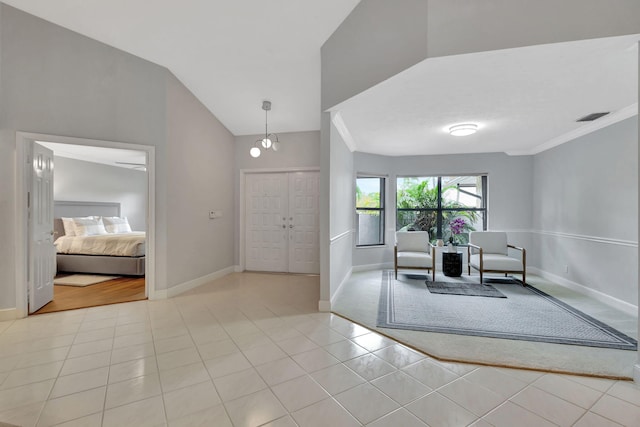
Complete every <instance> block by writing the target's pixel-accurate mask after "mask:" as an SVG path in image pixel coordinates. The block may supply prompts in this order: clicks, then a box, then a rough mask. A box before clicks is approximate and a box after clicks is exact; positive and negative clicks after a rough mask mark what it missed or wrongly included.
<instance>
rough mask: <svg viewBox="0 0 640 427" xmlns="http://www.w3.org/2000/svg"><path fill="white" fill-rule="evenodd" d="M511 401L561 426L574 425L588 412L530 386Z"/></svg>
mask: <svg viewBox="0 0 640 427" xmlns="http://www.w3.org/2000/svg"><path fill="white" fill-rule="evenodd" d="M510 400H511V401H512V402H513V403H516V404H517V405H520V406H522V407H523V408H525V409H528V410H529V411H532V412H535V413H536V414H538V415H540V416H541V417H543V418H546V419H547V420H549V421H551V422H553V423H555V424H557V425H560V426H570V425H572V424H573V423H575V422H576V421H577V420H578V419H579V418H580V417H582V415H584V413H585V412H586V410H585V409H583V408H581V407H579V406H577V405H574V404H573V403H570V402H568V401H566V400H563V399H561V398H559V397H556V396H554V395H552V394H551V393H547V392H546V391H543V390H540V389H539V388H537V387H534V386H528V387H527V388H525V389H524V390H522V391H521V392H520V393H518V394H516V395H515V396H514V397H512V398H511V399H510Z"/></svg>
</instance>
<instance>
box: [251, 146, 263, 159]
mask: <svg viewBox="0 0 640 427" xmlns="http://www.w3.org/2000/svg"><path fill="white" fill-rule="evenodd" d="M249 154H251V157H254V158H255V157H260V149H259V148H258V147H253V148H252V149H251V150H249Z"/></svg>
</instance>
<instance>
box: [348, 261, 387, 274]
mask: <svg viewBox="0 0 640 427" xmlns="http://www.w3.org/2000/svg"><path fill="white" fill-rule="evenodd" d="M388 268H393V263H392V262H380V263H378V264H364V265H354V266H353V267H351V271H352V272H353V273H358V272H361V271H371V270H385V269H388Z"/></svg>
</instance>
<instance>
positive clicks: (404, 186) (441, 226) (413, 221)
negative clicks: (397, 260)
mask: <svg viewBox="0 0 640 427" xmlns="http://www.w3.org/2000/svg"><path fill="white" fill-rule="evenodd" d="M486 193H487V177H486V176H485V175H478V176H427V177H399V178H398V180H397V186H396V207H397V209H396V217H397V218H396V230H424V231H428V232H429V238H430V239H431V241H432V242H435V241H436V240H437V239H443V240H444V241H445V242H446V241H448V240H449V239H450V238H451V237H453V238H454V240H455V241H456V243H458V244H461V245H464V244H467V243H468V242H469V232H470V231H475V230H486V229H487V204H486V197H485V195H486ZM456 218H460V219H459V220H457V221H458V222H460V223H461V224H462V230H461V231H462V232H461V233H460V234H457V235H454V234H453V233H452V230H451V227H450V225H449V224H450V223H451V221H453V220H454V219H456Z"/></svg>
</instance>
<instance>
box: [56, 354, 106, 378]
mask: <svg viewBox="0 0 640 427" xmlns="http://www.w3.org/2000/svg"><path fill="white" fill-rule="evenodd" d="M110 361H111V352H110V351H103V352H101V353H95V354H90V355H88V356H81V357H75V358H73V359H67V360H65V361H64V365H62V369H61V370H60V376H64V375H70V374H76V373H78V372H83V371H90V370H92V369H97V368H102V367H104V366H109V363H110Z"/></svg>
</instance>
